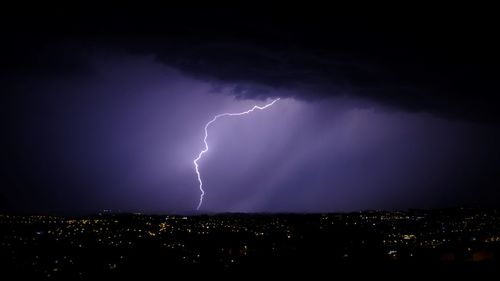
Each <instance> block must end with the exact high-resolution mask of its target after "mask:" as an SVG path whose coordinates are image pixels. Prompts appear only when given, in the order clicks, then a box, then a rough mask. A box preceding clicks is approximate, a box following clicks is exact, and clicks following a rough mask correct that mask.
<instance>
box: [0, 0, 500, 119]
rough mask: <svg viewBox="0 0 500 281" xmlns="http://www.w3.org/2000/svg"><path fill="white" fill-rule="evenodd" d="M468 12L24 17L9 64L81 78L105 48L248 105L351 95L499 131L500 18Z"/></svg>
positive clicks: (234, 11) (215, 11) (104, 11)
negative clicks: (289, 95)
mask: <svg viewBox="0 0 500 281" xmlns="http://www.w3.org/2000/svg"><path fill="white" fill-rule="evenodd" d="M290 8H291V9H290ZM420 12H424V13H420ZM465 12H466V13H465V14H460V13H458V12H454V11H449V10H439V9H437V10H436V11H435V12H433V13H431V12H429V11H418V10H414V11H404V10H403V11H401V12H400V13H392V14H391V15H389V14H380V13H375V12H373V13H361V12H359V11H354V12H353V11H351V12H344V11H343V10H335V9H331V8H329V9H328V8H327V7H323V8H322V7H318V8H315V9H307V8H303V7H287V10H286V11H285V9H284V8H282V7H279V6H266V7H252V6H249V5H242V6H238V7H232V8H222V7H219V8H208V7H158V8H157V9H147V10H141V8H140V7H135V6H133V5H127V4H123V5H121V6H119V7H100V9H98V10H96V9H93V7H90V8H85V7H79V8H58V9H56V10H55V11H52V12H49V13H48V14H38V13H36V12H32V13H26V11H23V15H22V17H21V19H30V21H26V22H23V21H22V20H20V19H19V18H18V17H17V16H18V15H14V16H13V15H10V16H9V15H7V19H6V20H5V22H9V20H12V21H13V22H15V23H10V24H11V25H14V28H13V29H12V30H8V32H7V34H8V38H10V39H9V40H7V41H6V42H7V46H8V45H9V42H12V40H14V41H15V40H18V41H20V43H19V42H17V43H15V44H14V48H19V46H23V47H21V49H16V50H13V49H8V48H7V49H6V50H7V51H8V52H6V51H4V52H3V55H5V56H6V57H7V58H8V61H9V60H10V62H11V63H10V64H8V65H7V66H6V68H8V69H12V66H15V67H16V68H18V69H19V68H22V69H24V71H26V70H31V71H39V72H44V71H45V70H44V69H43V68H50V69H51V70H55V71H80V70H83V71H85V69H84V66H83V65H82V64H79V63H78V61H77V58H78V56H79V52H80V51H81V50H82V48H84V49H85V48H90V47H91V46H96V45H97V46H101V47H102V46H110V47H112V48H117V49H123V50H126V51H128V52H132V53H138V54H153V55H155V56H156V57H157V59H158V60H159V61H160V62H162V63H165V64H166V65H169V66H172V67H175V68H178V69H180V70H183V71H185V72H186V73H189V74H191V75H194V76H197V77H199V78H202V79H207V80H210V81H222V82H231V83H239V85H240V86H239V89H236V91H235V92H233V94H235V95H237V96H238V97H242V98H244V97H247V98H255V97H258V98H263V97H265V96H266V92H263V91H262V89H264V88H265V87H274V88H287V89H297V88H302V89H306V90H305V91H297V94H296V97H298V98H301V99H305V100H313V99H321V98H327V97H332V96H353V97H357V98H366V99H369V100H373V101H376V102H378V103H380V104H382V105H388V106H389V107H392V108H398V109H403V110H409V111H417V112H431V113H435V114H438V115H440V116H445V117H449V118H460V119H469V120H474V121H486V122H494V123H496V122H497V121H498V117H499V116H498V113H497V112H498V111H497V110H495V106H496V105H495V103H494V102H492V101H493V100H494V99H495V96H496V94H497V93H498V79H496V76H497V73H498V70H497V67H496V65H497V63H498V51H497V50H498V49H500V48H499V47H500V46H498V43H496V42H495V41H496V40H495V38H494V36H493V34H494V33H493V31H494V26H497V25H498V24H496V23H497V22H496V21H497V20H496V19H495V18H494V17H491V15H490V14H488V13H486V14H485V13H483V11H478V12H476V11H473V10H472V9H471V10H468V11H465ZM38 23H39V25H38ZM26 35H29V39H26V37H27V36H26ZM33 35H35V36H33ZM9 36H10V37H9ZM30 40H34V41H33V42H30ZM61 41H62V42H63V43H61V45H57V44H58V43H57V42H61ZM67 41H70V42H71V43H70V45H68V44H67V43H66V42H67ZM54 42H56V43H54ZM51 44H52V45H51ZM54 44H55V45H54ZM40 48H43V49H44V50H46V49H49V50H50V51H48V52H46V51H43V52H39V51H38V50H39V49H40ZM34 50H35V51H34ZM9 52H10V53H9ZM33 54H34V55H33ZM44 54H45V55H44ZM47 54H48V55H47ZM75 59H76V61H75ZM39 68H40V69H39ZM256 85H261V86H260V88H259V89H257V90H255V89H256V88H255V87H256ZM268 93H269V91H268ZM298 93H300V94H298Z"/></svg>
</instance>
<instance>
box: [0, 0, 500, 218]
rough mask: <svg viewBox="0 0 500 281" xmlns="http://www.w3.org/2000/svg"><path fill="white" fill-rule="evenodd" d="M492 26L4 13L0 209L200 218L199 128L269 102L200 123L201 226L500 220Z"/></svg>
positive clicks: (283, 15) (207, 11) (462, 14)
mask: <svg viewBox="0 0 500 281" xmlns="http://www.w3.org/2000/svg"><path fill="white" fill-rule="evenodd" d="M137 5H139V6H137ZM393 8H394V7H393ZM395 8H398V7H395ZM499 21H500V20H499V17H498V16H497V15H496V14H495V13H494V9H487V8H486V9H484V10H476V9H473V8H470V7H463V8H460V7H458V8H457V7H455V8H453V9H452V8H450V7H443V8H441V7H432V9H430V8H428V7H427V8H417V7H411V8H409V7H405V8H400V9H399V10H397V11H392V10H384V12H383V13H381V12H379V11H375V10H372V9H367V11H365V12H362V11H359V10H357V9H354V10H353V9H346V8H344V7H328V6H324V7H302V6H287V7H285V6H280V5H267V6H263V5H262V6H259V7H257V6H253V5H251V2H248V4H247V5H238V6H231V7H228V6H220V7H209V6H194V5H193V6H159V7H151V6H146V5H145V4H143V5H141V4H135V5H134V4H124V3H122V2H120V4H119V5H117V6H100V7H96V6H94V7H90V6H88V5H87V4H86V5H83V4H82V5H81V6H78V7H73V6H68V7H62V6H53V7H49V6H39V7H34V6H28V5H26V6H24V7H18V8H6V9H2V11H1V15H0V26H1V27H0V32H1V46H0V61H1V63H0V93H1V94H0V95H1V96H0V97H1V99H0V117H1V118H0V120H1V121H0V122H1V123H0V125H1V128H2V130H1V138H0V145H1V155H0V167H1V169H0V211H2V212H21V213H28V212H29V213H58V214H83V213H92V212H99V211H101V210H103V209H111V210H116V211H118V210H120V211H123V212H147V213H172V212H192V211H194V210H195V209H196V206H197V204H198V200H199V196H200V190H199V189H198V181H197V178H196V174H195V170H194V164H193V160H194V159H195V158H196V157H197V156H198V154H199V152H200V151H201V150H202V149H203V135H204V131H203V127H204V126H205V124H206V123H207V122H208V121H210V120H211V119H212V118H213V117H214V116H215V115H216V114H220V113H224V112H240V111H245V110H248V109H250V108H252V107H253V106H254V105H259V106H262V105H265V104H267V103H269V102H271V101H272V100H273V99H276V98H280V100H279V101H278V102H276V103H275V104H274V105H273V106H271V107H269V108H267V109H266V110H263V111H255V112H253V113H252V114H249V115H245V116H240V117H227V118H221V119H220V120H218V121H217V122H216V123H214V124H212V125H211V127H210V130H209V138H208V143H209V145H210V150H209V151H208V152H207V153H206V154H205V155H204V156H203V158H202V159H201V160H200V162H199V163H200V172H201V175H202V178H203V181H204V187H205V191H206V194H205V199H204V203H203V205H202V207H201V208H200V211H201V212H337V211H342V212H343V211H357V210H366V209H388V210H393V209H408V208H442V207H453V206H477V207H500V203H499V202H500V185H499V184H500V170H499V169H500V148H499V145H498V144H499V143H500V126H499V125H500V113H499V112H500V111H499V110H498V103H497V101H496V100H497V96H498V94H499V62H500V60H499V51H498V50H500V46H499V43H498V42H497V41H498V40H497V37H498V36H497V35H498V31H497V30H496V29H497V26H500V22H499Z"/></svg>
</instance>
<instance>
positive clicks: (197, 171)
mask: <svg viewBox="0 0 500 281" xmlns="http://www.w3.org/2000/svg"><path fill="white" fill-rule="evenodd" d="M279 100H280V99H279V98H277V99H275V100H273V101H272V102H270V103H268V104H266V105H264V106H257V105H254V106H253V107H252V108H250V109H249V110H247V111H243V112H238V113H221V114H217V115H215V117H214V118H212V120H210V121H208V123H207V124H206V125H205V137H204V138H203V142H204V143H205V148H204V149H203V150H202V151H200V154H198V157H196V159H194V161H193V163H194V167H195V170H196V175H197V176H198V182H199V184H200V192H201V194H200V202H199V203H198V207H196V210H199V209H200V207H201V205H202V204H203V196H204V195H205V190H204V189H203V181H202V180H201V174H200V170H199V165H198V161H199V160H200V159H201V157H203V154H205V153H207V152H208V143H207V138H208V127H210V125H211V124H212V123H214V122H215V121H217V119H219V118H221V117H225V116H241V115H246V114H249V113H251V112H253V111H254V110H256V109H259V110H264V109H266V108H268V107H270V106H271V105H273V104H274V103H275V102H277V101H279Z"/></svg>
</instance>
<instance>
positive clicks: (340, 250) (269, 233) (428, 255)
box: [0, 209, 500, 280]
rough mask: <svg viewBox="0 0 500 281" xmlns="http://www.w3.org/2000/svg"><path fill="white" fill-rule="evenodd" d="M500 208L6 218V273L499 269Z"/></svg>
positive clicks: (2, 259) (2, 220)
mask: <svg viewBox="0 0 500 281" xmlns="http://www.w3.org/2000/svg"><path fill="white" fill-rule="evenodd" d="M499 260H500V212H498V211H492V210H488V211H485V210H470V209H447V210H412V211H407V212H382V211H370V212H358V213H343V214H314V215H296V214H293V215H243V214H227V215H201V216H178V215H176V216H150V215H141V214H111V213H104V214H99V215H95V216H86V217H56V216H35V215H33V216H15V215H0V268H1V269H2V271H1V273H0V274H2V276H1V277H0V278H1V279H2V280H9V278H4V277H10V278H14V279H17V278H19V277H22V276H28V277H42V278H49V279H52V278H56V279H59V278H65V279H66V278H69V279H71V280H72V279H93V278H97V277H147V276H157V277H158V276H160V277H161V279H170V278H167V276H170V275H171V274H174V273H175V274H178V273H181V274H182V273H185V274H186V275H187V274H202V273H205V272H207V273H209V272H225V273H241V272H246V273H248V274H268V273H270V272H273V273H278V274H294V273H307V274H314V273H320V274H329V276H330V277H332V276H334V275H336V274H371V273H375V272H377V273H384V274H385V273H387V274H391V275H394V274H434V272H436V271H437V272H444V273H446V274H448V273H456V274H462V273H471V274H474V275H477V274H481V273H484V274H485V275H489V274H496V273H498V272H499V271H500V270H499V267H498V265H499V264H500V263H499Z"/></svg>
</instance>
